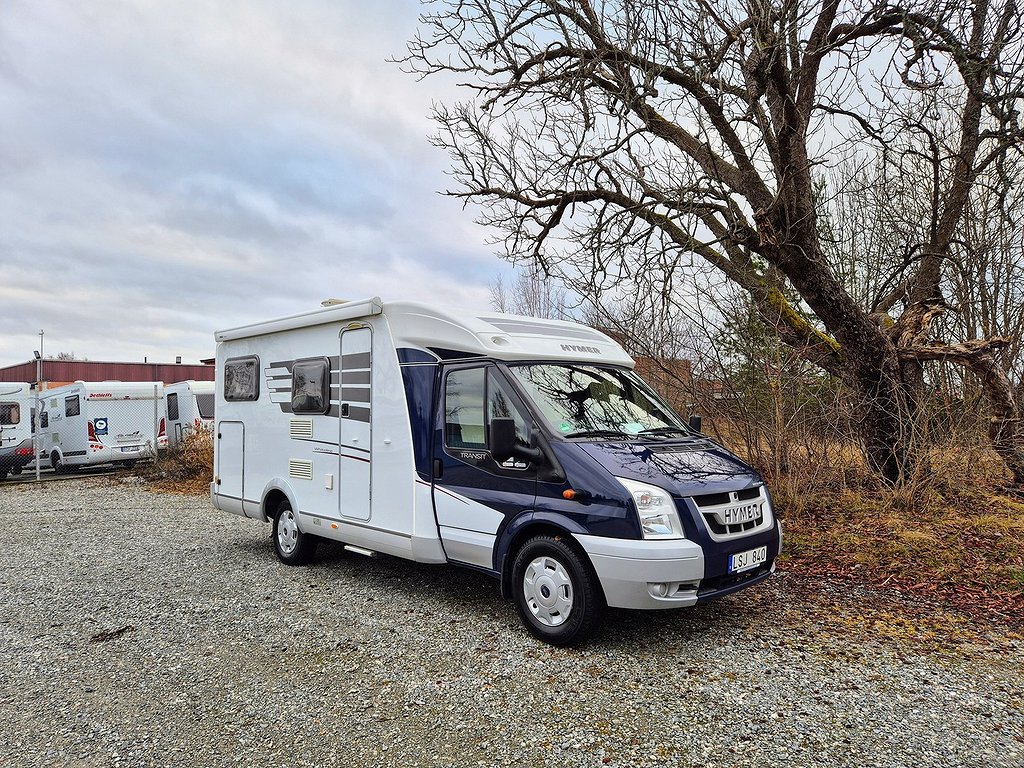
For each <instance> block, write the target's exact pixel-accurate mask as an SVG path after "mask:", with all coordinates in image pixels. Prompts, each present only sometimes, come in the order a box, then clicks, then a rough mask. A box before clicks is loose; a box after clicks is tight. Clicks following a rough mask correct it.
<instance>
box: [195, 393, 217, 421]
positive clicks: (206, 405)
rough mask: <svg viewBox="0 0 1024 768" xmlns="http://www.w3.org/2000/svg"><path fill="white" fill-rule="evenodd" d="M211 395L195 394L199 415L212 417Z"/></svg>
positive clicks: (212, 399) (205, 417) (207, 417)
mask: <svg viewBox="0 0 1024 768" xmlns="http://www.w3.org/2000/svg"><path fill="white" fill-rule="evenodd" d="M213 401H214V397H213V395H196V407H197V408H198V409H199V415H200V416H201V417H203V418H204V419H212V418H213Z"/></svg>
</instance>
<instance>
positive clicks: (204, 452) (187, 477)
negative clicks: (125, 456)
mask: <svg viewBox="0 0 1024 768" xmlns="http://www.w3.org/2000/svg"><path fill="white" fill-rule="evenodd" d="M145 477H146V479H147V480H148V481H149V482H150V484H151V485H153V487H154V488H156V489H157V490H161V491H167V492H170V493H182V494H187V495H192V496H205V495H206V494H208V493H209V492H210V480H211V479H212V478H213V437H212V435H211V434H210V433H209V432H208V431H206V430H199V431H196V432H193V433H190V434H189V435H187V436H186V437H185V439H184V440H182V441H181V442H180V443H179V444H178V445H176V446H175V447H174V448H171V449H169V450H168V451H167V452H166V453H165V454H164V455H163V456H161V457H160V460H159V461H158V462H155V463H154V464H152V465H149V466H148V467H147V468H146V470H145Z"/></svg>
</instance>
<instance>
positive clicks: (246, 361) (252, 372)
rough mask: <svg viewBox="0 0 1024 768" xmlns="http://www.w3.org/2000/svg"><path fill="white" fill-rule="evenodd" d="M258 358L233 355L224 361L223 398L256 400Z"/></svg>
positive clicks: (228, 399)
mask: <svg viewBox="0 0 1024 768" xmlns="http://www.w3.org/2000/svg"><path fill="white" fill-rule="evenodd" d="M259 368H260V359H259V358H258V357H256V356H252V357H235V358H232V359H231V360H228V361H226V362H225V363H224V399H225V400H227V401H228V402H237V401H248V400H258V399H259V396H260V378H259Z"/></svg>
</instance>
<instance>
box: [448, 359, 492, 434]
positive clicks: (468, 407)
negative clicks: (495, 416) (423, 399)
mask: <svg viewBox="0 0 1024 768" xmlns="http://www.w3.org/2000/svg"><path fill="white" fill-rule="evenodd" d="M486 434H487V433H486V431H485V430H484V369H483V368H467V369H466V370H462V371H452V372H451V373H449V374H448V377H447V378H446V379H445V384H444V443H445V445H447V446H448V447H449V448H486V447H487V441H486Z"/></svg>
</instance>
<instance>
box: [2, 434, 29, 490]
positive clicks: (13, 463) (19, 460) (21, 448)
mask: <svg viewBox="0 0 1024 768" xmlns="http://www.w3.org/2000/svg"><path fill="white" fill-rule="evenodd" d="M31 461H32V438H27V439H25V440H22V441H21V442H20V443H16V444H15V445H7V446H4V447H3V448H0V480H4V479H6V478H7V475H8V473H10V474H12V475H17V474H18V473H20V472H21V470H22V468H23V467H24V466H25V465H26V464H28V463H29V462H31Z"/></svg>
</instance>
